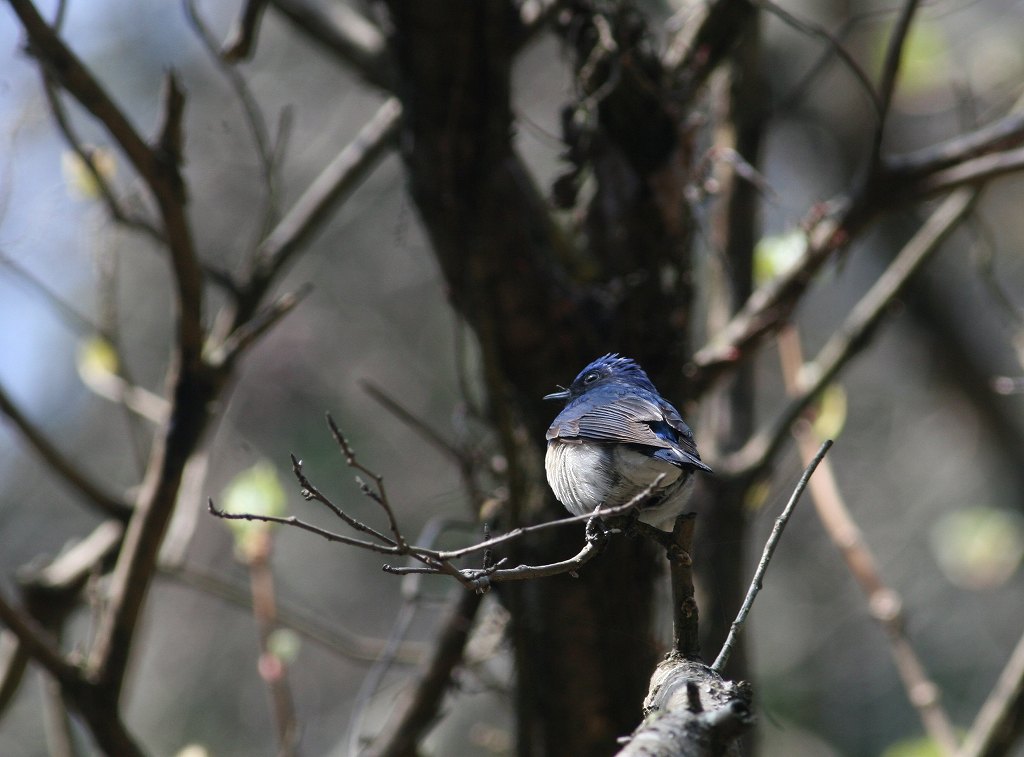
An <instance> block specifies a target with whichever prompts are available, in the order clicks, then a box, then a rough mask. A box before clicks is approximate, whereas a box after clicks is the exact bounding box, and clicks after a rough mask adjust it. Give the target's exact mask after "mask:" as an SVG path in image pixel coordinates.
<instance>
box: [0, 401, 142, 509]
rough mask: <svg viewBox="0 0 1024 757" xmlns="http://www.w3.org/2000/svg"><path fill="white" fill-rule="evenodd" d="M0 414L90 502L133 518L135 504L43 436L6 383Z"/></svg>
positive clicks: (46, 461)
mask: <svg viewBox="0 0 1024 757" xmlns="http://www.w3.org/2000/svg"><path fill="white" fill-rule="evenodd" d="M0 413H3V414H4V415H5V416H7V418H8V419H10V421H11V422H12V423H13V424H14V425H15V427H16V428H17V429H18V431H20V432H21V435H22V437H24V439H25V441H26V442H27V443H28V445H29V446H30V447H32V449H33V450H35V452H36V454H37V455H39V457H40V458H41V459H42V460H43V462H45V463H46V465H47V466H49V468H50V469H51V470H52V471H53V472H54V473H56V474H57V475H58V476H60V478H62V479H63V480H64V481H65V482H66V483H67V484H69V485H70V486H71V487H72V488H73V489H75V490H76V491H77V492H78V493H79V494H81V495H82V496H83V497H85V499H86V500H87V501H88V502H89V504H90V505H92V506H93V507H95V508H96V509H98V510H100V511H101V512H103V513H105V514H107V515H109V516H111V517H113V518H117V519H118V520H120V521H127V520H128V518H129V517H131V513H132V508H131V506H130V505H129V504H127V503H126V502H124V501H122V500H120V499H117V498H116V497H113V496H111V495H110V494H108V493H106V492H104V491H103V490H102V489H101V488H100V486H99V485H98V484H97V483H96V482H94V481H93V480H92V479H90V478H89V477H88V476H87V475H86V474H85V473H84V472H83V471H81V470H79V469H78V467H77V466H76V465H75V464H74V463H73V462H72V461H71V460H70V459H68V458H67V457H65V456H64V455H63V454H62V453H61V452H60V451H59V450H58V449H57V448H56V447H54V446H53V444H52V443H51V442H50V440H49V439H47V438H46V437H45V436H44V435H43V432H42V431H40V430H39V429H38V428H37V427H36V426H35V425H34V424H33V423H32V422H31V421H30V420H29V419H28V418H27V417H26V416H25V414H24V413H23V412H22V411H21V409H20V408H19V407H18V406H17V405H16V404H15V403H14V400H13V399H11V397H10V396H9V395H8V394H7V392H6V391H5V390H4V388H3V387H2V386H0Z"/></svg>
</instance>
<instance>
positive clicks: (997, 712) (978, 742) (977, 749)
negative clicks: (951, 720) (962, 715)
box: [957, 636, 1024, 757]
mask: <svg viewBox="0 0 1024 757" xmlns="http://www.w3.org/2000/svg"><path fill="white" fill-rule="evenodd" d="M1022 731H1024V636H1021V638H1020V641H1018V642H1017V646H1016V648H1015V649H1014V650H1013V653H1012V654H1011V655H1010V659H1009V660H1008V661H1007V663H1006V667H1005V668H1003V672H1002V673H1000V674H999V680H998V681H996V685H995V686H994V687H993V689H992V693H991V694H989V696H988V699H986V700H985V704H983V705H982V706H981V709H980V710H979V711H978V716H977V718H975V720H974V724H973V725H972V726H971V730H970V731H968V732H967V736H966V738H964V741H963V744H962V745H961V747H960V750H959V751H958V752H957V757H1000V756H1001V755H1005V754H1009V753H1010V750H1011V749H1012V748H1013V745H1014V744H1015V743H1017V742H1018V741H1019V740H1020V738H1021V733H1022Z"/></svg>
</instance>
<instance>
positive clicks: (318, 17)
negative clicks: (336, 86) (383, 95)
mask: <svg viewBox="0 0 1024 757" xmlns="http://www.w3.org/2000/svg"><path fill="white" fill-rule="evenodd" d="M271 4H272V5H273V6H274V9H275V10H276V11H277V12H278V13H280V14H281V15H283V16H284V17H285V18H287V19H288V20H289V21H291V22H292V23H293V24H294V25H295V26H296V27H297V28H298V29H300V30H301V31H302V32H303V33H304V34H306V35H308V36H309V37H310V38H311V39H313V40H315V41H316V42H318V43H320V44H321V45H323V46H324V48H326V49H327V50H328V51H330V52H331V53H332V54H333V55H335V56H337V57H338V58H339V59H340V60H341V61H342V62H343V63H345V64H346V65H348V66H351V67H352V68H353V69H354V70H355V71H356V73H358V74H359V75H360V76H362V77H363V78H364V79H365V80H366V81H367V82H369V83H370V84H372V85H374V86H376V87H380V88H383V89H390V88H391V86H392V83H393V78H394V73H393V72H392V70H391V65H390V62H389V60H388V56H387V51H386V50H385V49H384V37H383V35H382V34H381V33H380V31H379V30H378V29H377V27H376V26H374V25H373V24H371V23H370V22H369V21H367V20H366V19H365V18H363V17H362V16H361V15H359V14H358V13H357V12H356V11H354V10H352V9H351V8H349V7H348V6H347V5H341V4H334V5H333V6H332V12H331V13H330V14H327V13H326V12H324V11H323V10H321V9H320V7H318V6H315V5H313V4H312V3H310V2H308V0H271Z"/></svg>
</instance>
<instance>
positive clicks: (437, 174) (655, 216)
mask: <svg viewBox="0 0 1024 757" xmlns="http://www.w3.org/2000/svg"><path fill="white" fill-rule="evenodd" d="M595 5H596V4H595ZM389 8H390V11H391V22H392V24H393V35H392V38H391V40H390V46H391V50H392V52H393V54H394V57H395V61H396V64H395V67H394V68H395V71H396V76H397V82H398V84H397V91H398V93H399V96H400V98H401V100H402V104H403V108H404V122H403V127H402V134H401V140H400V142H401V147H402V155H403V158H404V160H405V163H406V167H407V171H408V181H409V185H410V188H411V193H412V196H413V198H414V200H415V202H416V205H417V208H418V210H419V214H420V217H421V219H422V222H423V224H424V226H425V228H426V230H427V233H428V235H429V236H430V239H431V241H432V243H433V248H434V252H435V254H436V256H437V259H438V261H439V263H440V266H441V269H442V271H443V273H444V276H445V280H446V282H447V285H448V287H449V297H450V299H451V302H452V304H453V306H454V307H455V308H456V310H457V311H458V312H459V313H460V314H461V315H462V317H463V318H465V320H466V322H467V323H468V324H469V325H470V326H471V327H472V329H473V331H474V333H475V334H476V337H477V339H478V340H479V343H480V348H481V353H482V355H483V363H484V373H485V379H486V382H487V386H488V391H489V410H490V414H491V416H492V421H493V422H494V424H495V426H496V428H497V430H498V434H499V438H500V440H501V444H502V447H503V451H504V453H505V455H506V457H507V458H508V460H509V477H510V481H509V489H510V497H509V501H508V503H507V505H508V507H507V509H506V512H505V513H504V515H503V522H502V524H501V525H502V527H506V526H513V525H519V524H524V523H529V522H532V521H535V520H537V519H538V518H540V517H549V516H550V515H551V514H553V513H554V512H557V511H556V510H554V509H553V508H555V507H557V505H556V503H554V502H553V501H552V499H551V495H550V493H549V492H548V491H547V488H546V486H545V485H544V480H545V479H544V473H543V467H542V456H543V449H544V431H545V429H546V427H547V425H548V423H549V422H550V420H551V418H552V417H553V414H554V410H553V409H552V407H551V406H550V405H545V404H543V403H541V402H540V401H539V398H540V397H541V396H542V395H543V394H545V393H546V392H548V391H550V389H551V387H552V386H554V385H555V383H557V382H561V383H565V382H567V381H569V380H570V379H571V378H572V376H573V375H575V373H576V372H577V371H578V370H579V369H580V368H581V367H582V366H583V365H584V364H586V363H587V362H588V361H589V360H591V359H593V358H594V357H596V356H598V355H600V354H602V353H604V352H608V351H621V352H624V353H626V354H629V355H630V356H631V357H635V358H636V359H638V360H640V361H641V362H642V363H643V364H644V366H645V367H646V368H647V369H648V370H649V371H650V372H651V374H652V376H653V377H654V378H655V380H656V381H657V382H660V383H659V386H661V387H662V388H663V390H664V391H665V392H666V393H667V394H669V396H674V397H678V394H677V392H678V391H679V390H680V388H681V386H682V370H681V368H682V364H683V359H684V357H685V356H686V355H687V354H688V347H689V345H688V343H687V341H688V340H687V338H686V335H687V333H688V329H689V323H690V302H691V275H690V263H689V260H690V245H691V241H692V223H691V219H690V217H689V210H688V205H687V203H686V202H685V200H684V194H683V190H684V188H685V182H686V181H688V180H689V175H690V169H691V166H690V163H691V161H692V146H691V145H690V143H689V140H690V137H689V136H688V135H687V134H686V133H685V131H684V130H682V129H681V128H680V125H679V119H678V116H677V115H676V114H677V113H678V107H677V104H676V103H673V102H672V101H671V99H670V98H669V97H668V96H667V94H666V88H665V84H664V82H665V81H667V76H666V75H665V73H664V72H663V70H662V64H661V62H660V60H659V58H658V57H657V55H656V54H655V53H654V50H653V47H652V46H650V45H649V43H648V40H647V31H646V29H645V27H644V23H643V19H642V17H641V16H640V15H639V14H638V13H636V12H635V11H634V10H633V9H632V8H631V6H629V5H628V4H626V5H622V6H620V5H619V4H615V6H614V7H613V8H612V10H611V11H610V12H609V13H607V14H604V15H603V14H599V13H598V12H597V11H596V10H595V8H594V7H593V6H591V4H589V3H579V4H575V5H573V6H572V8H571V11H567V14H566V15H565V16H563V20H564V21H565V24H564V26H563V28H562V29H561V31H562V33H563V36H564V38H565V39H566V41H567V43H568V44H569V45H570V46H571V47H572V49H573V50H574V51H575V54H576V68H577V73H578V75H579V76H580V77H581V80H583V81H581V88H582V96H581V99H580V101H579V102H577V103H573V104H571V105H569V106H567V111H566V132H567V133H566V138H567V142H568V144H569V150H570V157H571V160H572V161H573V162H574V164H575V167H576V168H578V169H579V170H590V171H593V174H594V176H595V177H596V178H597V190H596V192H595V194H594V196H593V197H592V198H591V200H590V202H589V205H588V206H587V208H586V211H585V214H584V218H585V220H584V222H583V227H582V228H581V229H580V233H581V237H582V239H583V240H584V242H583V243H582V244H578V243H576V242H571V241H570V240H568V239H565V238H563V236H562V235H561V234H560V233H559V232H558V230H557V229H556V227H555V226H554V225H553V224H552V222H551V218H550V215H549V212H550V211H549V208H548V206H547V204H546V202H545V200H544V198H543V197H542V194H541V192H540V191H539V190H538V188H537V187H536V186H535V185H534V184H533V183H532V180H531V178H530V177H529V176H528V174H527V173H526V171H525V170H524V167H523V164H522V162H521V161H520V159H519V157H518V156H517V155H516V154H515V151H514V150H513V147H512V144H511V128H512V123H511V117H512V116H511V106H510V102H509V82H510V69H511V64H512V56H513V53H514V51H515V50H514V47H515V40H516V39H517V38H518V37H519V33H518V24H519V20H518V16H517V14H516V13H515V12H514V8H513V6H512V4H510V3H507V2H502V1H499V0H486V1H484V2H477V3H464V2H457V1H455V0H452V1H451V2H434V3H412V2H399V1H398V0H396V1H395V2H391V3H390V4H389ZM609 34H610V35H611V37H609V36H608V35H609ZM570 180H571V179H570ZM680 399H681V398H680ZM542 513H544V514H543V515H542ZM579 543H580V533H579V532H577V531H565V530H563V531H560V532H557V533H555V532H547V534H546V535H545V536H543V537H542V538H537V539H533V540H531V541H529V542H525V543H523V544H520V545H517V546H516V547H514V550H515V551H514V553H512V554H511V558H512V560H513V561H519V562H524V563H529V564H539V563H545V562H550V561H552V560H554V559H558V558H562V557H565V556H567V555H569V554H573V553H574V552H575V551H576V550H577V549H578V545H579ZM661 559H662V558H661V557H660V556H659V555H657V554H656V552H655V551H654V550H653V549H652V548H651V546H650V545H648V544H645V543H643V542H642V541H641V540H638V539H637V540H629V541H624V540H616V541H615V543H613V544H612V545H610V547H609V548H608V550H607V553H606V554H604V555H602V556H601V558H600V559H599V560H596V561H594V562H592V563H590V564H589V565H588V566H587V569H586V570H585V571H583V572H582V574H581V575H580V577H579V578H577V579H573V578H569V577H559V578H555V579H550V580H545V581H539V582H531V583H528V584H524V585H506V586H503V587H502V589H501V592H502V600H503V602H504V603H505V604H506V606H507V607H508V608H509V609H510V611H511V612H512V616H513V624H514V631H513V634H514V645H515V659H516V664H517V674H518V682H517V683H518V688H517V710H518V734H517V737H518V751H519V753H520V754H522V755H535V754H536V755H541V754H551V755H554V754H557V755H565V756H570V755H588V756H591V755H599V754H608V753H610V752H612V751H614V750H615V749H616V748H617V745H616V739H617V738H618V737H620V736H623V735H626V734H628V733H629V732H631V731H632V730H633V729H634V728H635V727H636V725H637V724H638V723H639V721H640V719H641V716H642V713H641V702H642V700H643V697H644V693H645V692H646V690H647V685H648V679H649V676H650V674H651V671H652V670H653V668H654V664H655V662H656V660H657V656H658V654H659V651H660V650H659V648H658V646H657V644H656V643H655V640H654V636H653V633H654V630H653V624H652V620H653V590H654V586H655V579H656V576H657V575H659V570H660V568H659V561H660V560H661Z"/></svg>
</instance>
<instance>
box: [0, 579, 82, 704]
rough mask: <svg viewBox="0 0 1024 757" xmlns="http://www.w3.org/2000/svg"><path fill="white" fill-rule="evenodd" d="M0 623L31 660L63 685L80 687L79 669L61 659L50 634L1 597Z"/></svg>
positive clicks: (62, 656)
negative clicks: (12, 635)
mask: <svg viewBox="0 0 1024 757" xmlns="http://www.w3.org/2000/svg"><path fill="white" fill-rule="evenodd" d="M0 623H3V624H4V625H5V626H7V628H8V629H9V630H10V631H11V633H13V634H14V635H15V636H16V637H17V638H18V641H19V642H20V643H21V645H22V646H23V647H24V648H25V651H26V652H27V653H28V654H29V655H31V656H32V659H33V660H35V661H36V662H38V663H39V664H40V665H42V666H43V667H44V668H45V669H46V671H47V672H48V673H49V674H50V675H52V676H53V677H54V678H56V679H57V680H58V681H60V682H61V684H62V685H65V686H68V687H73V686H76V685H80V684H81V682H82V678H81V672H82V671H81V669H80V668H79V667H78V666H76V665H72V664H71V663H70V662H68V661H67V660H66V659H64V655H62V654H61V652H60V649H59V648H58V647H57V643H56V641H54V639H53V637H52V635H51V634H50V632H49V631H47V630H46V629H45V628H44V627H43V626H42V625H40V624H39V623H38V622H37V621H36V620H35V619H34V618H32V617H31V616H30V615H28V614H27V613H24V612H22V611H20V610H18V609H17V608H15V607H14V605H12V604H10V603H8V601H7V599H6V598H5V597H4V596H2V595H0Z"/></svg>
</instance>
